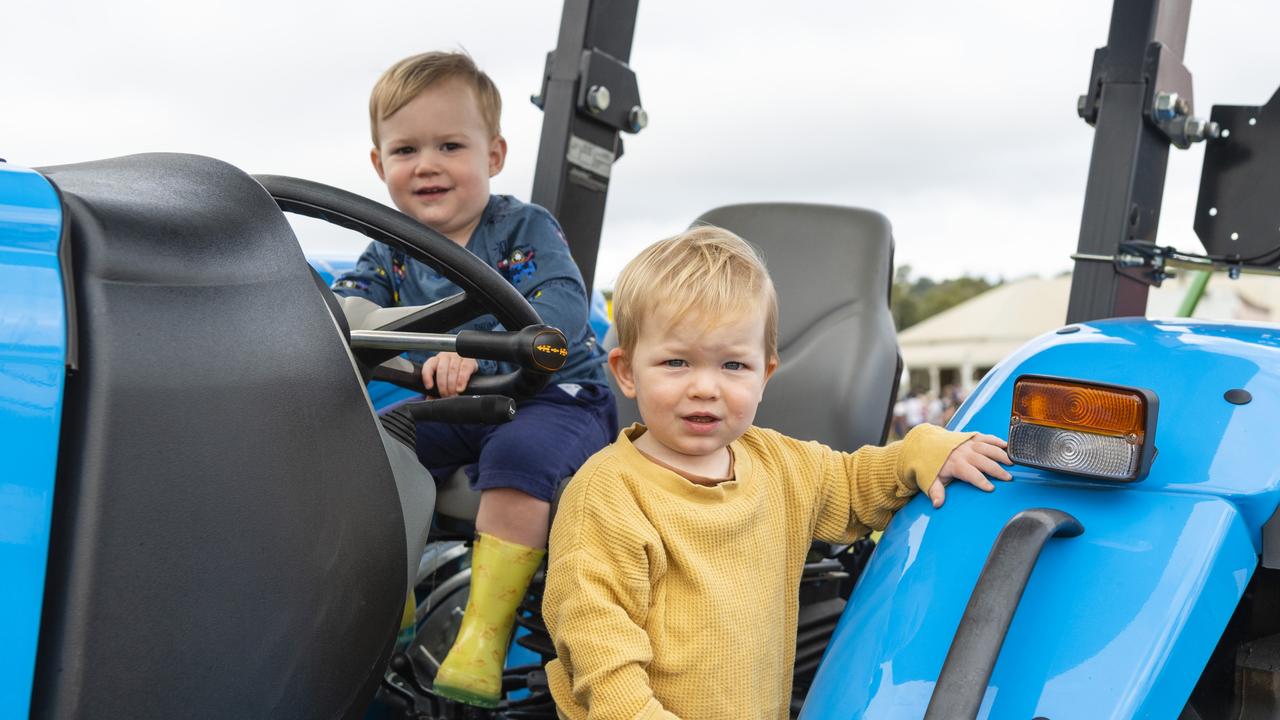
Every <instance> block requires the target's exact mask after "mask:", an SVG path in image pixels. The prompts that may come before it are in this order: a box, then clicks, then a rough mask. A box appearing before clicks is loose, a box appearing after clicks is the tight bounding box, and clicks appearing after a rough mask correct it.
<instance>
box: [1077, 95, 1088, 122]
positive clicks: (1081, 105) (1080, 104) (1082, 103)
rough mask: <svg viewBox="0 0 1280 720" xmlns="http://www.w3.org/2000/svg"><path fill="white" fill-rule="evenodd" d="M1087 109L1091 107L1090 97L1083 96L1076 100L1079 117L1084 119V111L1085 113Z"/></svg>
mask: <svg viewBox="0 0 1280 720" xmlns="http://www.w3.org/2000/svg"><path fill="white" fill-rule="evenodd" d="M1087 107H1089V96H1088V95H1081V96H1080V97H1078V98H1076V114H1077V115H1079V116H1080V117H1084V111H1085V108H1087Z"/></svg>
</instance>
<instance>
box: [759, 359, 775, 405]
mask: <svg viewBox="0 0 1280 720" xmlns="http://www.w3.org/2000/svg"><path fill="white" fill-rule="evenodd" d="M777 369H778V356H777V355H774V356H773V357H771V358H769V362H767V363H765V366H764V382H762V383H760V393H761V397H763V396H764V386H765V385H768V384H769V378H771V377H773V371H774V370H777Z"/></svg>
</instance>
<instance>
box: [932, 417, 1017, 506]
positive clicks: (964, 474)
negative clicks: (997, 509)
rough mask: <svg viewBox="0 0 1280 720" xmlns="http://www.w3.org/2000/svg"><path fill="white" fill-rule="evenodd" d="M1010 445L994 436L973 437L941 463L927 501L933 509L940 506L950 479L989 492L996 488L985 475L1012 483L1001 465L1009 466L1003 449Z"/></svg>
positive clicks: (1009, 462) (1010, 476)
mask: <svg viewBox="0 0 1280 720" xmlns="http://www.w3.org/2000/svg"><path fill="white" fill-rule="evenodd" d="M1008 446H1009V444H1008V443H1006V442H1005V441H1004V440H1001V439H1000V438H998V437H996V436H995V435H974V436H973V437H971V438H969V439H968V440H967V441H965V443H964V444H963V445H961V446H960V447H958V448H956V449H955V450H952V451H951V454H950V455H948V456H947V461H946V462H944V463H942V469H941V470H939V471H938V477H937V478H935V479H934V481H933V484H932V485H930V486H929V500H930V502H932V503H933V506H934V507H935V508H938V507H942V503H943V502H945V501H946V499H947V490H946V486H947V485H948V484H949V483H950V482H951V481H952V480H962V481H964V482H967V483H969V484H970V485H972V486H974V487H976V488H978V489H979V490H983V491H985V492H991V491H992V490H995V489H996V488H995V486H994V485H992V484H991V481H990V480H988V479H987V477H986V476H987V475H989V476H991V477H993V478H995V479H997V480H1012V479H1013V476H1012V475H1010V474H1009V471H1008V470H1005V469H1004V468H1002V467H1000V465H1001V464H1004V465H1012V464H1013V462H1012V461H1010V460H1009V454H1008V453H1006V452H1005V448H1006V447H1008Z"/></svg>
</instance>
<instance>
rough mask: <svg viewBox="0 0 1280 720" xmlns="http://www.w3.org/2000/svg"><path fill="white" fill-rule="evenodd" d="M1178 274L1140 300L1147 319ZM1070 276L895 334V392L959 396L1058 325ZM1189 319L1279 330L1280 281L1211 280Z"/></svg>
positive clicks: (978, 300) (1010, 288) (1184, 276)
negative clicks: (956, 391)
mask: <svg viewBox="0 0 1280 720" xmlns="http://www.w3.org/2000/svg"><path fill="white" fill-rule="evenodd" d="M1192 276H1193V273H1188V272H1183V273H1180V274H1179V276H1178V277H1177V278H1175V279H1172V280H1167V281H1165V283H1164V285H1163V286H1162V287H1160V288H1152V289H1151V291H1150V294H1149V295H1148V299H1147V317H1173V316H1174V315H1176V314H1177V311H1178V308H1179V306H1180V305H1181V304H1182V300H1183V298H1184V297H1186V294H1187V291H1188V289H1189V288H1190V287H1191V282H1192V281H1191V278H1192ZM1070 293H1071V276H1070V275H1062V276H1059V277H1055V278H1034V277H1033V278H1024V279H1021V280H1014V281H1011V282H1006V283H1004V284H1002V285H1000V286H998V287H995V288H992V289H991V290H988V291H987V292H985V293H983V294H981V295H978V296H976V297H973V298H970V299H969V300H966V301H965V302H963V303H960V304H959V305H956V306H954V307H951V308H949V309H947V310H944V311H943V312H940V313H938V314H937V315H934V316H933V317H930V318H928V319H926V320H923V321H921V322H920V323H918V324H916V325H912V326H911V327H909V328H907V329H906V330H903V331H902V332H900V333H899V334H898V345H899V347H900V348H901V351H902V361H903V365H904V366H905V370H906V371H907V372H908V373H909V374H908V375H907V376H906V377H904V378H903V382H902V392H904V393H905V392H907V391H909V390H913V389H914V390H922V391H927V392H932V393H935V394H938V393H941V392H942V390H943V389H944V388H946V387H947V386H948V385H955V386H958V387H959V388H960V390H961V393H962V394H965V395H967V394H968V392H969V391H970V390H971V389H973V386H974V385H976V384H977V382H978V380H980V379H981V378H982V376H983V375H984V374H986V372H987V371H988V370H990V369H991V368H992V366H994V365H995V364H996V363H998V362H999V361H1000V360H1001V359H1003V358H1005V357H1007V356H1009V355H1010V354H1011V353H1013V351H1014V350H1017V349H1018V348H1019V347H1021V346H1022V345H1023V344H1024V343H1026V342H1027V341H1028V340H1031V339H1032V338H1034V337H1036V336H1038V335H1041V334H1043V333H1046V332H1049V331H1051V330H1055V329H1057V328H1059V327H1062V326H1063V325H1064V324H1065V323H1066V317H1067V299H1068V297H1069V295H1070ZM1193 317H1197V318H1203V319H1216V320H1251V321H1261V322H1275V323H1280V278H1274V277H1268V276H1261V275H1244V276H1242V277H1240V278H1239V279H1237V280H1231V279H1230V278H1228V277H1227V276H1226V275H1225V274H1222V273H1215V274H1214V276H1213V277H1212V278H1211V279H1210V281H1209V284H1208V286H1207V288H1206V289H1205V293H1204V296H1203V297H1202V298H1201V299H1200V303H1199V305H1198V306H1197V307H1196V312H1195V314H1194V315H1193Z"/></svg>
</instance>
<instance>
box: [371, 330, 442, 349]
mask: <svg viewBox="0 0 1280 720" xmlns="http://www.w3.org/2000/svg"><path fill="white" fill-rule="evenodd" d="M457 342H458V338H457V336H455V335H443V334H438V333H409V332H395V331H393V330H352V331H351V348H352V349H353V350H400V351H408V350H421V351H423V352H454V349H455V348H456V347H457Z"/></svg>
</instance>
